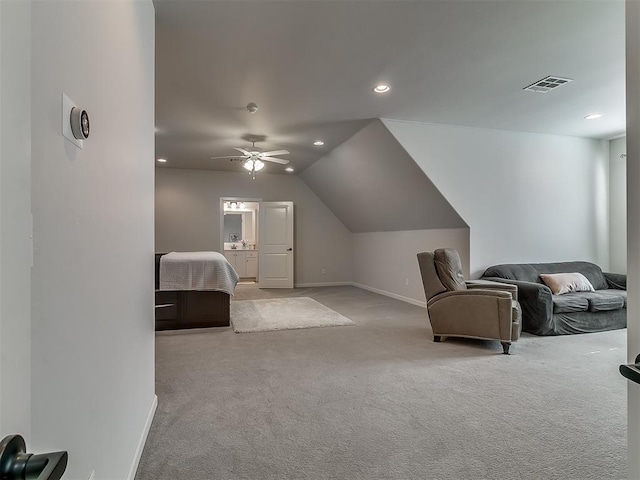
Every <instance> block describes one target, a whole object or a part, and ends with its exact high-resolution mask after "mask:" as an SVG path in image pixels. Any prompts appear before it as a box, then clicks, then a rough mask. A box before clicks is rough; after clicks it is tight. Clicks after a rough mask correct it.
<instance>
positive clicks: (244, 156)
mask: <svg viewBox="0 0 640 480" xmlns="http://www.w3.org/2000/svg"><path fill="white" fill-rule="evenodd" d="M219 158H227V159H234V158H246V155H225V156H224V157H209V159H210V160H217V159H219Z"/></svg>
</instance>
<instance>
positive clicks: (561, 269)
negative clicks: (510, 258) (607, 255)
mask: <svg viewBox="0 0 640 480" xmlns="http://www.w3.org/2000/svg"><path fill="white" fill-rule="evenodd" d="M568 272H578V273H581V274H582V275H584V276H585V277H587V280H589V282H590V283H591V285H593V288H595V289H596V290H603V289H607V288H609V286H608V284H607V278H606V277H605V276H604V273H602V269H601V268H600V267H599V266H598V265H596V264H594V263H591V262H555V263H513V264H503V265H494V266H492V267H489V268H487V269H486V270H485V272H484V273H483V274H482V277H499V278H504V279H508V280H522V281H525V282H535V283H543V282H542V280H541V279H540V274H541V273H568Z"/></svg>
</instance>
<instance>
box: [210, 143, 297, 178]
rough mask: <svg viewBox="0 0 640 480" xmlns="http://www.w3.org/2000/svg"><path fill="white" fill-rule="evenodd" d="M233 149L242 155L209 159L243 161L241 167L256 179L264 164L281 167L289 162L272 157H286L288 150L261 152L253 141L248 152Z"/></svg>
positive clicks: (242, 149)
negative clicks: (276, 164)
mask: <svg viewBox="0 0 640 480" xmlns="http://www.w3.org/2000/svg"><path fill="white" fill-rule="evenodd" d="M233 148H234V149H235V150H238V151H239V152H240V153H242V155H226V156H224V157H211V159H212V160H215V159H218V158H228V159H229V160H231V161H234V160H238V161H243V160H244V164H243V165H242V166H243V167H244V168H246V169H247V170H249V172H251V174H252V175H253V178H256V172H258V171H260V170H262V169H263V168H264V162H273V163H279V164H281V165H286V164H287V163H289V160H283V159H282V158H275V157H274V155H287V154H289V151H288V150H271V151H269V152H263V151H262V149H261V148H259V147H256V142H255V141H253V142H251V149H250V150H245V149H244V148H240V147H233Z"/></svg>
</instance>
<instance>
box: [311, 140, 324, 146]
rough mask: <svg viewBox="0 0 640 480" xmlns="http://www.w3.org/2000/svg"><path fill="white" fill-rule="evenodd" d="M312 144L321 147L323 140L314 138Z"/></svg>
mask: <svg viewBox="0 0 640 480" xmlns="http://www.w3.org/2000/svg"><path fill="white" fill-rule="evenodd" d="M313 144H314V145H315V146H316V147H321V146H322V145H324V142H323V141H322V140H316V141H315V142H313Z"/></svg>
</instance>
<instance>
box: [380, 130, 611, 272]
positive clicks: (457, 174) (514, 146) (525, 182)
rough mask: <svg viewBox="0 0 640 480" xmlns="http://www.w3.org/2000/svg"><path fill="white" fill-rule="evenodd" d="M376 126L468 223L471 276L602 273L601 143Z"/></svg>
mask: <svg viewBox="0 0 640 480" xmlns="http://www.w3.org/2000/svg"><path fill="white" fill-rule="evenodd" d="M384 123H385V125H386V126H387V127H388V128H389V130H390V131H391V133H393V135H394V136H395V137H396V138H397V139H398V141H399V142H400V144H401V145H402V146H403V147H404V148H405V149H406V150H407V152H409V154H410V155H411V156H412V157H413V158H414V160H415V161H416V163H417V164H418V165H419V166H420V167H421V168H422V169H423V170H424V172H425V173H426V174H427V175H428V176H429V178H430V179H431V181H433V183H434V184H435V185H436V187H437V188H438V189H439V190H440V191H441V192H442V193H443V195H444V196H445V197H446V198H447V200H448V201H449V202H450V203H451V205H452V206H453V208H454V209H455V210H456V211H457V212H458V213H459V214H460V216H461V217H462V218H463V219H464V220H465V222H466V223H467V224H468V225H469V228H470V235H471V238H470V246H471V259H470V260H471V265H470V268H471V274H472V276H477V275H479V274H481V273H482V272H483V271H484V269H485V268H486V267H488V266H490V265H493V264H498V263H512V262H513V263H519V262H550V261H562V260H587V261H593V262H595V263H598V264H599V265H601V266H602V268H604V269H606V268H608V266H609V235H608V227H609V221H608V218H609V178H608V172H609V158H608V157H609V152H608V150H609V149H608V142H606V141H599V140H592V139H585V138H575V137H561V136H554V135H539V134H528V133H519V132H507V131H499V130H483V129H477V128H467V127H452V126H445V125H432V124H421V123H413V122H402V121H397V120H384Z"/></svg>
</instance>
